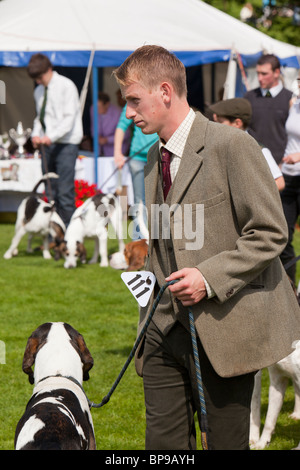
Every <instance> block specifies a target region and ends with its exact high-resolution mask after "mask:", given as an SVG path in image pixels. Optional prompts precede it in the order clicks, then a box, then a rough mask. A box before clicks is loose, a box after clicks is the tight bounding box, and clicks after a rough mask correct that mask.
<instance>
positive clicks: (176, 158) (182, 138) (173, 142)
mask: <svg viewBox="0 0 300 470" xmlns="http://www.w3.org/2000/svg"><path fill="white" fill-rule="evenodd" d="M195 116H196V114H195V112H194V111H193V110H192V109H190V111H189V113H188V115H187V116H186V118H185V119H184V120H183V121H182V123H181V124H180V126H179V127H178V128H177V129H176V131H175V132H174V134H173V135H172V136H171V137H170V139H169V140H168V142H167V143H166V144H165V145H164V144H163V143H162V142H161V141H160V142H159V147H160V150H161V148H162V147H165V148H166V149H167V150H169V152H171V153H172V157H171V164H170V172H171V179H172V182H173V181H174V178H175V176H176V175H177V171H178V168H179V165H180V162H181V158H182V155H183V151H184V147H185V143H186V141H187V138H188V135H189V132H190V130H191V127H192V125H193V122H194V119H195Z"/></svg>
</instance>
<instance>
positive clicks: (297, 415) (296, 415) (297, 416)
mask: <svg viewBox="0 0 300 470" xmlns="http://www.w3.org/2000/svg"><path fill="white" fill-rule="evenodd" d="M290 418H291V419H295V420H299V419H300V412H299V411H293V413H291V414H290Z"/></svg>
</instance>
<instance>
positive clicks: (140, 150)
mask: <svg viewBox="0 0 300 470" xmlns="http://www.w3.org/2000/svg"><path fill="white" fill-rule="evenodd" d="M156 140H157V139H154V140H153V142H150V144H149V143H148V144H146V145H144V146H143V147H141V148H140V149H139V150H138V151H137V152H135V153H134V154H133V155H131V156H130V157H129V156H128V157H126V160H125V163H124V165H126V163H128V162H129V161H130V160H132V159H133V158H134V157H136V156H137V155H139V153H141V152H142V151H143V150H145V149H146V148H147V147H148V146H149V147H150V146H151V145H153V144H154V143H155V142H156ZM117 171H119V168H118V167H116V168H115V169H114V171H113V172H112V173H111V175H109V177H108V178H107V179H106V180H105V181H104V183H102V184H101V187H100V188H99V190H100V191H102V189H103V188H104V186H105V185H106V184H107V182H108V181H109V180H110V179H111V178H112V177H113V176H114V175H115V174H116V173H117Z"/></svg>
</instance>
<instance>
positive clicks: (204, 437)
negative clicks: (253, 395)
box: [88, 280, 209, 450]
mask: <svg viewBox="0 0 300 470" xmlns="http://www.w3.org/2000/svg"><path fill="white" fill-rule="evenodd" d="M175 282H178V281H177V280H175V281H169V282H167V283H166V284H164V285H163V286H162V287H161V289H160V291H159V293H158V295H157V297H156V299H155V300H154V303H153V307H152V309H151V311H150V313H149V315H148V318H147V320H146V322H145V325H144V326H143V328H142V330H141V332H140V334H139V336H138V338H137V340H136V342H135V344H134V346H133V348H132V350H131V352H130V354H129V356H128V359H127V360H126V362H125V364H124V366H123V367H122V369H121V372H120V373H119V375H118V377H117V379H116V380H115V382H114V384H113V386H112V387H111V389H110V391H109V393H108V394H107V395H106V396H105V397H104V398H103V399H102V401H101V402H100V403H98V404H97V403H94V402H92V401H90V400H88V403H89V406H90V408H101V407H102V406H104V405H106V403H108V402H109V400H110V397H111V396H112V394H113V392H114V391H115V389H116V388H117V386H118V384H119V382H120V381H121V379H122V377H123V375H124V374H125V372H126V370H127V368H128V366H129V364H130V362H131V360H132V358H133V357H134V355H135V352H136V350H137V348H138V346H139V344H140V342H141V341H142V339H143V336H144V334H145V333H146V331H147V328H148V326H149V324H150V321H151V320H152V317H153V315H154V312H155V310H156V307H157V305H158V303H159V301H160V299H161V297H162V295H163V293H164V291H165V290H166V288H167V287H168V286H170V285H172V284H174V283H175ZM189 322H190V329H191V337H192V346H193V354H194V361H195V367H196V377H197V386H198V393H199V400H200V410H201V417H200V429H201V442H202V447H203V450H209V440H208V423H207V412H206V405H205V398H204V392H203V383H202V376H201V369H200V361H199V355H198V348H197V336H196V329H195V320H194V315H193V313H192V310H191V309H189Z"/></svg>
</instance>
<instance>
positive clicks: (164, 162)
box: [161, 148, 172, 200]
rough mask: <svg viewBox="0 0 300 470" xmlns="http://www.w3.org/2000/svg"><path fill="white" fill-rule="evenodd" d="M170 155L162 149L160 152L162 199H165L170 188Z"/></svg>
mask: <svg viewBox="0 0 300 470" xmlns="http://www.w3.org/2000/svg"><path fill="white" fill-rule="evenodd" d="M171 155H172V154H171V153H170V152H169V150H167V149H165V148H163V149H162V152H161V156H162V159H161V167H162V175H163V191H164V198H165V200H166V199H167V195H168V192H169V191H170V188H171V186H172V180H171V173H170V162H171Z"/></svg>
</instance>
